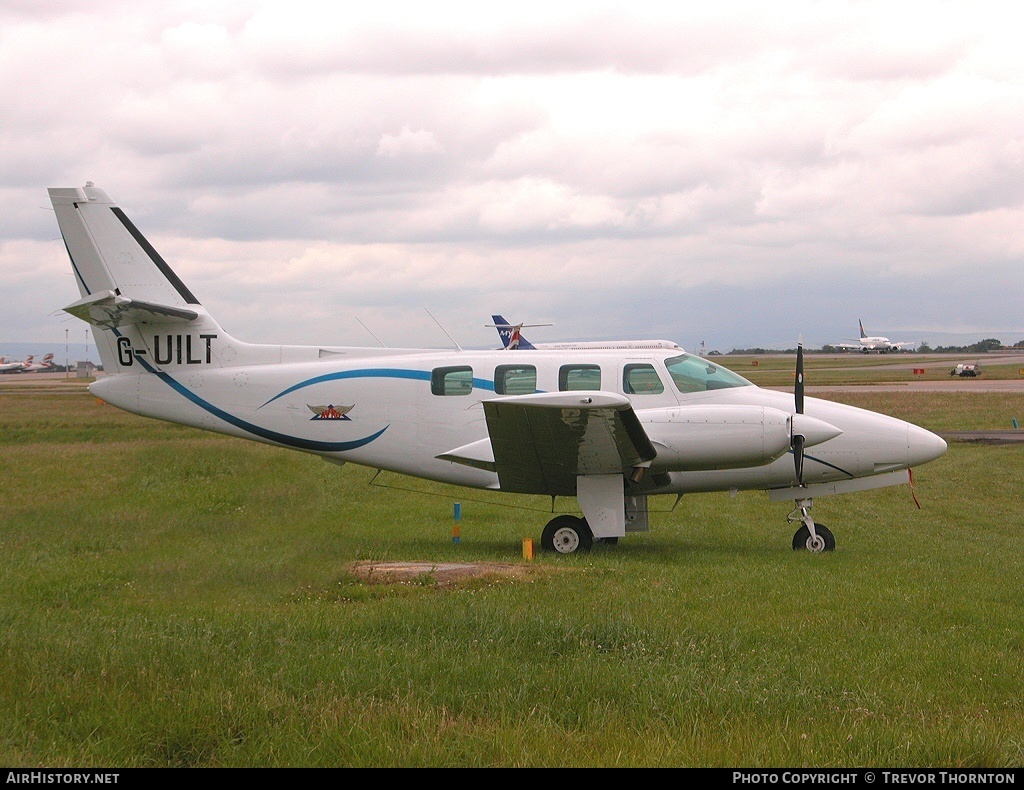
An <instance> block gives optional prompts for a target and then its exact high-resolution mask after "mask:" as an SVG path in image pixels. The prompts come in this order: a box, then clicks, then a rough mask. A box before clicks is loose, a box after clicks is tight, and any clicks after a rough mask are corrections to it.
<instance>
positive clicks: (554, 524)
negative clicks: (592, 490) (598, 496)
mask: <svg viewBox="0 0 1024 790" xmlns="http://www.w3.org/2000/svg"><path fill="white" fill-rule="evenodd" d="M593 545H594V535H593V533H592V532H591V531H590V526H589V525H588V524H587V522H586V521H585V520H584V519H582V518H577V517H576V516H569V515H564V516H555V517H554V518H553V519H551V521H549V522H548V525H547V526H546V527H544V532H543V533H542V534H541V537H540V546H541V548H542V549H544V550H545V551H554V552H557V553H558V554H575V553H576V552H580V551H590V548H591V547H592V546H593Z"/></svg>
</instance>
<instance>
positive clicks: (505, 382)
mask: <svg viewBox="0 0 1024 790" xmlns="http://www.w3.org/2000/svg"><path fill="white" fill-rule="evenodd" d="M536 391H537V368H535V367H534V366H533V365H498V367H496V368H495V369H494V392H495V393H496V394H498V395H532V394H533V393H535V392H536Z"/></svg>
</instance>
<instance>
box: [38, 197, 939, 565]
mask: <svg viewBox="0 0 1024 790" xmlns="http://www.w3.org/2000/svg"><path fill="white" fill-rule="evenodd" d="M49 192H50V199H51V201H52V203H53V207H54V210H55V212H56V216H57V222H58V224H59V225H60V229H61V233H62V234H63V236H64V241H65V244H66V247H67V251H68V253H69V255H70V257H71V265H72V269H73V271H74V275H75V278H76V281H77V283H78V286H79V289H80V291H81V294H82V298H81V299H79V300H78V301H76V302H74V303H72V304H70V305H68V306H67V307H66V308H65V310H66V311H67V312H69V313H71V314H72V315H74V316H77V317H79V318H81V319H83V320H85V321H88V322H89V323H90V324H92V325H93V326H94V327H95V328H96V331H95V339H96V343H97V346H98V348H99V352H100V355H101V357H102V360H103V366H104V369H105V371H106V372H107V375H106V376H105V377H104V378H103V379H101V380H99V381H97V382H95V383H94V384H92V385H91V386H90V391H91V392H92V393H93V394H95V395H96V396H98V397H99V398H101V399H103V400H105V401H107V402H109V403H111V404H113V405H115V406H119V407H120V408H122V409H126V410H128V411H131V412H134V413H136V414H142V415H146V416H149V417H155V418H158V419H162V420H168V421H171V422H176V423H182V424H185V425H191V426H195V427H197V428H203V429H206V430H211V431H217V432H220V433H225V434H229V435H232V436H239V437H244V438H247V439H253V440H256V441H260V442H266V443H268V444H273V445H277V446H280V447H288V448H293V449H297V450H302V451H305V452H308V453H313V454H316V455H319V456H321V457H323V458H324V459H325V460H328V461H332V462H334V463H345V462H347V461H351V462H353V463H357V464H362V465H364V466H367V467H370V468H377V469H385V470H391V471H394V472H399V473H402V474H407V475H413V476H416V477H421V478H427V479H431V480H439V481H443V482H445V483H454V484H457V485H462V486H469V487H472V488H479V489H491V490H501V491H509V492H518V493H524V494H540V495H547V496H550V497H552V509H554V503H555V498H556V497H576V500H577V503H578V505H579V510H580V511H582V513H583V517H582V518H580V517H577V516H575V515H571V514H567V513H566V514H561V515H557V516H555V517H554V518H553V519H552V520H551V521H550V522H549V523H548V524H547V526H546V527H545V528H544V530H543V534H542V538H541V545H542V547H543V548H545V549H548V550H554V551H558V552H561V553H563V554H568V553H572V552H574V551H578V550H585V549H587V548H589V547H590V546H591V545H592V544H593V543H594V541H595V540H602V541H605V542H616V541H617V540H618V538H620V537H622V536H624V535H626V533H627V532H633V531H644V530H647V529H648V524H649V519H648V507H647V502H648V498H649V497H651V496H653V495H658V494H674V495H676V496H677V497H679V496H682V495H683V494H686V493H691V492H699V491H729V490H747V489H761V490H767V491H768V493H769V495H770V498H771V499H772V500H774V501H786V500H793V501H794V502H795V504H796V506H795V508H794V509H793V511H792V512H791V513H790V514H789V517H788V520H789V521H790V522H792V523H798V524H799V525H800V526H799V529H798V530H797V532H796V534H795V536H794V537H793V548H799V549H809V550H811V551H826V550H830V549H833V548H834V547H835V539H834V537H833V536H832V533H831V532H830V531H829V530H828V529H827V528H826V527H824V526H823V525H821V524H816V523H815V522H814V519H813V518H812V516H811V513H810V511H811V506H812V502H813V499H814V498H815V497H820V496H825V495H829V494H839V493H845V492H852V491H863V490H866V489H871V488H880V487H883V486H891V485H897V484H901V483H908V482H909V481H910V472H909V470H910V468H911V467H913V466H917V465H919V464H924V463H927V462H928V461H931V460H933V459H935V458H938V457H939V456H941V455H942V454H943V453H944V452H945V450H946V443H945V442H944V441H943V440H942V439H941V438H940V437H938V436H936V435H934V434H932V433H929V432H928V431H926V430H924V429H922V428H919V427H917V426H915V425H911V424H910V423H907V422H903V421H902V420H897V419H894V418H892V417H887V416H884V415H881V414H876V413H874V412H870V411H866V410H864V409H858V408H854V407H852V406H845V405H841V404H837V403H831V402H828V401H824V400H818V399H814V398H807V399H806V400H805V399H804V392H803V390H804V383H803V354H802V350H800V351H799V352H798V354H797V379H796V387H795V394H794V395H789V394H786V393H783V392H774V391H770V390H763V389H760V388H758V387H756V386H754V385H753V384H751V383H750V382H748V381H746V380H745V379H743V378H741V377H740V376H738V375H736V374H735V373H732V372H730V371H728V370H726V369H725V368H722V367H719V366H717V365H714V364H711V363H709V362H708V361H707V360H705V359H701V358H699V357H695V356H692V355H690V354H687V353H685V352H683V351H682V350H681V349H680V348H678V347H676V346H675V345H674V344H671V343H666V346H667V347H663V348H662V347H659V348H642V349H641V348H583V349H575V348H573V349H536V350H534V351H530V352H529V353H525V352H524V353H516V354H510V353H508V352H507V351H505V350H491V351H463V350H457V351H439V350H430V349H391V348H350V347H330V348H328V347H321V346H285V345H251V344H249V343H244V342H241V341H239V340H236V339H235V338H233V337H231V336H230V335H228V334H227V333H226V332H225V331H224V330H223V329H222V328H221V327H220V325H219V324H218V323H217V322H216V321H215V320H214V319H213V318H212V317H211V316H210V314H209V313H208V312H207V311H206V310H205V308H203V306H202V305H201V304H200V303H199V300H198V299H197V298H196V297H195V295H193V293H192V292H191V291H190V290H189V289H188V287H187V286H186V285H185V284H184V283H183V282H182V281H181V280H180V279H179V278H178V277H177V275H175V273H174V272H173V271H172V270H171V268H170V267H169V266H168V265H167V263H166V262H165V261H164V260H163V258H161V257H160V255H159V254H158V253H157V252H156V250H154V249H153V247H152V246H151V245H150V243H149V242H148V241H147V240H146V238H145V237H144V236H143V235H142V234H141V233H140V232H139V231H138V229H137V228H136V227H135V225H134V224H132V222H131V221H130V220H129V219H128V217H127V216H126V215H125V213H124V212H123V211H122V210H121V209H120V208H119V207H118V206H117V205H116V204H115V203H114V202H113V201H112V200H111V199H110V198H109V197H108V196H107V194H106V193H105V192H104V191H103V190H101V189H97V188H95V187H93V186H92V184H88V185H87V186H86V187H84V188H59V189H50V190H49Z"/></svg>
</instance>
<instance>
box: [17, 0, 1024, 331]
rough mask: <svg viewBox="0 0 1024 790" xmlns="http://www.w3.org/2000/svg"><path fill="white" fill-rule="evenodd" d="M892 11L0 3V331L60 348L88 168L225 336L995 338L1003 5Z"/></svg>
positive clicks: (1010, 151)
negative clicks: (526, 326)
mask: <svg viewBox="0 0 1024 790" xmlns="http://www.w3.org/2000/svg"><path fill="white" fill-rule="evenodd" d="M915 8H916V7H915V6H914V5H913V4H910V3H900V2H896V3H884V4H883V3H870V2H868V3H858V4H852V5H851V4H845V3H837V4H832V3H813V2H796V3H792V4H782V5H778V4H775V5H773V6H772V7H771V8H768V7H766V6H764V5H763V4H760V3H749V4H745V3H737V4H727V5H724V6H722V7H714V8H710V7H709V8H702V9H699V10H694V9H689V8H684V9H681V10H670V9H669V10H665V11H661V10H658V8H657V7H654V6H651V7H646V6H639V7H637V6H635V5H631V4H625V3H609V4H604V5H599V6H593V5H592V4H580V5H574V4H543V3H538V4H532V5H531V4H527V5H525V6H522V5H518V6H516V7H508V8H497V9H491V8H483V7H481V6H479V4H477V5H471V4H448V3H440V4H432V5H431V7H430V8H426V7H423V6H421V5H417V4H393V3H392V4H389V3H384V4H379V5H375V6H373V7H372V8H365V7H353V6H349V5H343V6H338V5H337V4H327V3H315V2H302V1H301V0H299V1H298V2H294V3H289V4H287V5H285V4H278V3H269V2H268V3H263V2H255V1H253V2H241V1H240V2H221V3H214V4H202V5H196V4H193V3H188V2H181V3H176V2H171V3H166V4H161V5H160V6H159V7H156V6H153V7H149V6H146V5H144V4H143V5H139V4H137V3H128V2H115V1H114V0H92V1H91V2H88V3H84V2H81V3H79V2H75V3H70V4H69V3H51V2H14V3H6V4H4V6H3V8H2V9H0V84H2V85H4V86H5V87H4V96H3V98H4V101H3V102H0V210H2V211H3V212H4V217H5V221H4V223H3V225H2V226H0V227H2V229H0V287H3V289H4V293H5V296H8V298H11V299H13V301H14V302H15V303H16V304H17V305H18V309H17V311H13V310H12V311H8V312H7V313H6V314H5V315H4V318H3V321H2V323H0V326H2V327H3V333H4V336H5V339H6V340H8V341H13V340H32V339H36V337H37V336H39V335H47V337H45V338H43V337H40V338H39V339H48V340H60V339H61V335H63V330H64V328H65V325H64V323H63V322H64V321H66V320H67V319H66V318H63V317H60V316H51V313H52V312H53V311H54V310H55V309H56V308H58V307H60V306H61V305H63V304H67V303H68V302H70V301H72V300H73V299H75V298H77V294H76V293H75V290H74V283H73V281H72V280H71V278H70V276H68V274H67V272H66V271H65V269H66V268H67V264H66V256H65V255H64V252H63V246H62V244H61V243H60V241H59V239H58V233H57V230H56V226H55V223H54V222H53V217H52V214H51V213H49V212H48V211H46V210H40V207H41V206H42V207H45V205H46V195H45V189H46V187H48V186H58V185H74V184H81V183H84V181H86V180H93V181H95V182H96V183H97V184H98V185H99V186H101V187H103V188H105V189H107V190H108V191H109V192H110V193H111V195H112V196H113V197H114V198H115V199H116V200H118V201H120V202H121V204H122V206H123V207H124V208H125V210H126V211H128V212H129V214H130V215H131V216H132V217H133V219H134V220H135V222H136V224H137V225H138V226H139V227H140V228H141V229H142V230H143V231H144V232H145V233H146V234H147V235H148V236H149V237H150V238H151V239H152V240H153V241H154V243H155V244H157V246H158V248H159V249H160V250H161V252H162V253H163V254H164V256H165V257H166V258H167V259H168V260H169V261H171V263H172V265H173V266H174V267H175V268H176V269H178V270H179V272H180V273H181V274H182V276H183V277H186V279H188V281H189V283H190V284H192V283H193V282H194V283H195V287H194V289H193V290H195V291H196V292H197V293H199V294H201V295H204V294H205V295H208V299H209V300H210V304H211V305H212V306H215V307H216V309H217V313H218V316H219V317H222V319H223V320H224V323H225V325H226V326H228V328H229V329H230V330H231V331H233V332H235V333H236V334H238V335H239V336H240V337H243V338H246V339H250V338H251V339H253V340H281V341H285V342H305V341H307V340H308V341H310V342H324V343H327V342H348V341H347V340H346V339H345V338H352V342H366V341H367V340H368V338H367V334H366V332H365V330H363V329H362V328H361V327H360V326H359V325H358V322H356V321H354V318H355V317H363V316H365V319H366V320H367V324H368V325H369V326H371V328H374V331H375V332H377V333H378V334H380V335H382V336H383V335H387V336H388V341H389V342H390V343H392V344H415V343H416V342H418V341H419V340H420V339H423V340H424V342H427V339H431V340H430V341H429V344H434V345H436V344H444V343H446V342H447V340H446V338H444V336H443V334H442V333H440V332H439V330H437V328H436V325H434V324H433V322H432V321H431V320H430V319H429V317H427V316H426V315H425V312H424V310H423V308H424V307H428V308H430V309H431V311H432V312H433V311H435V310H437V311H439V312H441V313H443V314H444V318H445V320H448V321H451V323H452V326H451V329H452V331H455V332H458V333H459V336H460V337H462V338H463V339H464V343H465V344H466V345H489V344H491V343H492V342H493V340H494V338H492V337H491V333H492V330H487V329H485V328H484V327H483V324H484V323H486V322H487V321H488V320H489V316H490V314H491V313H492V312H494V311H502V312H504V313H505V314H506V316H507V317H509V318H521V319H523V320H533V321H538V320H541V321H553V322H554V323H555V324H556V325H557V326H556V327H555V328H553V329H551V330H544V331H546V332H550V333H553V334H550V335H549V336H548V337H547V339H552V340H553V339H557V337H559V336H565V337H570V336H571V337H580V338H583V337H591V338H598V337H603V338H608V337H612V336H631V337H636V336H643V337H649V336H652V335H661V336H666V337H668V338H670V339H676V340H678V341H679V342H681V343H683V344H684V345H693V344H694V343H695V342H697V341H698V340H706V341H707V342H708V343H713V344H714V345H715V346H716V347H720V348H722V350H728V347H732V346H750V345H771V344H773V343H778V344H783V345H792V342H793V341H792V338H793V337H794V336H797V335H799V334H803V335H804V337H805V338H806V339H807V341H808V342H817V343H823V342H829V341H834V340H836V339H837V338H838V337H842V336H846V335H848V334H850V333H851V332H852V329H850V328H849V327H851V326H855V322H856V320H857V318H863V319H864V320H865V321H866V322H870V323H871V324H872V325H875V326H877V329H876V330H874V331H879V332H889V333H896V332H897V331H898V330H901V329H906V330H908V331H918V330H920V331H925V330H928V331H940V330H942V329H943V328H944V327H945V328H948V329H950V331H953V330H954V329H956V330H957V331H960V330H963V331H975V330H977V331H979V332H982V333H983V332H985V331H986V327H990V328H991V327H1002V328H1004V329H1005V328H1010V329H1012V328H1013V327H1015V326H1018V325H1020V323H1022V322H1020V321H1018V320H1017V319H1016V313H1017V312H1018V307H1017V305H1018V304H1019V303H1020V296H1021V286H1020V283H1019V278H1018V277H1017V276H1016V271H1018V268H1019V265H1020V261H1021V258H1022V257H1024V231H1022V230H1021V228H1022V227H1024V225H1022V222H1021V220H1022V218H1024V217H1022V216H1021V215H1022V202H1024V193H1022V190H1024V187H1022V186H1021V185H1022V184H1024V178H1022V176H1024V173H1022V170H1024V166H1022V159H1024V133H1022V132H1021V129H1024V123H1022V121H1024V85H1022V83H1024V76H1022V75H1024V69H1022V68H1021V67H1022V65H1024V63H1022V60H1024V56H1022V55H1021V54H1020V52H1019V46H1018V44H1017V42H1016V40H1015V37H1014V35H1013V31H1014V30H1015V29H1016V27H1015V26H1014V24H1013V21H1014V20H1011V19H1008V18H1006V14H1007V13H1012V12H1010V11H1007V10H1006V8H1005V7H1004V6H997V5H995V4H992V5H989V4H985V3H981V4H978V3H971V4H967V3H963V4H960V3H951V4H943V5H942V6H937V7H934V8H931V9H930V10H929V14H928V15H927V18H924V19H922V18H921V17H920V15H919V14H916V13H915ZM203 298H204V299H206V298H207V297H206V296H204V297H203ZM439 317H440V316H439ZM562 333H564V335H563V334H562ZM335 334H336V335H340V336H342V337H333V335H335ZM911 339H922V338H911ZM1008 339H1009V338H1008ZM1018 339H1019V338H1018Z"/></svg>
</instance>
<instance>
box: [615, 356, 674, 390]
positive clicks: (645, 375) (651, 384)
mask: <svg viewBox="0 0 1024 790" xmlns="http://www.w3.org/2000/svg"><path fill="white" fill-rule="evenodd" d="M622 391H623V392H625V393H626V394H627V395H660V394H661V393H662V392H664V391H665V385H664V384H662V383H661V378H660V377H659V376H658V372H657V371H656V370H655V369H654V365H647V364H639V363H638V364H635V365H626V366H625V367H624V368H623V369H622Z"/></svg>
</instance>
